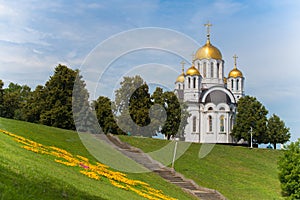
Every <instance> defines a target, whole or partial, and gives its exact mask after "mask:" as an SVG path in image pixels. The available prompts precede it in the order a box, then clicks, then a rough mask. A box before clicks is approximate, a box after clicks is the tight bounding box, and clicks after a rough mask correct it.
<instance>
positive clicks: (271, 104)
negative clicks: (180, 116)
mask: <svg viewBox="0 0 300 200" xmlns="http://www.w3.org/2000/svg"><path fill="white" fill-rule="evenodd" d="M299 10H300V2H299V1H293V0H290V1H289V0H287V1H281V0H272V1H269V0H253V1H234V0H195V1H181V0H174V1H158V0H131V1H117V0H112V1H67V0H65V1H54V0H51V1H47V0H44V1H34V0H26V1H25V0H24V1H0V79H2V80H3V81H4V83H5V86H7V85H8V84H9V83H10V82H14V83H18V84H21V85H23V84H26V85H28V86H30V87H31V88H32V89H34V88H35V87H36V86H37V85H39V84H45V82H46V81H47V80H48V79H49V77H50V76H51V75H53V71H54V68H55V66H57V65H58V64H59V63H60V64H65V65H67V66H68V67H70V68H72V69H80V70H81V72H82V74H83V79H84V80H85V81H86V83H87V87H88V89H89V91H90V93H91V96H92V97H93V98H96V97H97V96H98V95H107V96H112V94H113V91H114V89H116V88H118V83H119V82H120V81H121V80H122V76H123V75H134V74H141V75H142V77H143V78H144V79H145V80H146V81H147V82H148V83H152V84H153V85H155V84H157V85H160V86H164V87H165V88H166V89H169V90H172V89H173V87H174V81H175V80H176V77H177V76H178V75H179V74H180V72H181V65H180V62H181V61H182V60H185V61H186V63H187V64H186V66H185V68H187V67H189V65H190V60H191V57H190V55H191V54H192V53H193V52H195V51H196V50H197V49H198V48H199V47H201V46H202V45H204V43H205V41H206V29H205V27H204V26H203V24H205V23H207V22H208V21H209V22H210V23H212V24H213V26H212V27H211V32H210V33H211V42H212V44H213V45H214V46H216V47H218V48H219V50H220V51H221V53H222V56H223V60H224V61H225V75H227V74H228V73H229V71H230V70H231V69H232V68H233V62H234V61H233V58H232V56H233V55H234V54H237V56H238V60H237V66H238V68H239V69H240V70H241V71H242V72H243V75H244V76H245V93H246V94H247V95H251V96H255V97H256V98H257V99H258V100H259V101H260V102H262V103H263V104H264V105H265V107H266V108H267V109H268V110H269V114H270V115H271V114H273V113H274V114H277V115H278V116H279V117H280V118H281V119H282V120H284V121H285V123H286V126H287V127H289V128H290V132H291V134H292V138H291V140H292V141H294V140H296V139H297V138H299V137H300V118H299V116H298V113H300V106H299V103H298V102H300V94H299V91H300V77H299V74H300V73H299V72H300V69H299V65H298V63H299V61H298V56H299V55H298V52H299V50H300V36H299V32H300V22H299V19H300V12H299ZM158 82H159V83H158Z"/></svg>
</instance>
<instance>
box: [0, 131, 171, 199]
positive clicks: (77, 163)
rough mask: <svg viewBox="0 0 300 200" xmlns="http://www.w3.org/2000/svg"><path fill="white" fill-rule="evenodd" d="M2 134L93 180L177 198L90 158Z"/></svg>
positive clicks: (156, 196) (158, 196) (145, 194)
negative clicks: (78, 169) (102, 178)
mask: <svg viewBox="0 0 300 200" xmlns="http://www.w3.org/2000/svg"><path fill="white" fill-rule="evenodd" d="M0 132H2V133H4V134H6V135H9V136H11V137H13V138H14V140H16V141H17V142H18V143H21V144H23V146H22V148H24V149H26V150H28V151H32V152H34V153H38V154H46V155H51V156H54V157H55V159H54V161H55V162H57V163H60V164H63V165H66V166H69V167H78V168H80V171H79V172H80V173H81V174H84V175H85V176H87V177H89V178H91V179H94V180H100V179H101V177H105V178H107V179H108V180H109V182H110V183H111V184H112V185H113V186H115V187H117V188H120V189H123V190H127V191H132V192H135V193H136V194H138V195H139V196H142V197H144V198H146V199H150V200H160V199H163V200H175V198H172V197H169V196H167V195H165V194H163V192H162V191H161V190H157V189H154V188H152V187H150V185H149V184H147V183H145V182H142V181H139V180H132V179H129V178H127V175H126V174H124V173H121V172H116V171H112V170H110V169H109V166H107V165H104V164H102V163H99V162H96V164H92V163H91V162H90V161H89V159H88V158H85V157H83V156H80V155H76V156H74V155H72V154H71V153H70V152H68V151H66V150H64V149H60V148H57V147H54V146H46V145H43V144H40V143H37V142H34V141H32V140H29V139H27V138H24V137H22V136H19V135H16V134H13V133H10V132H8V131H5V130H1V129H0Z"/></svg>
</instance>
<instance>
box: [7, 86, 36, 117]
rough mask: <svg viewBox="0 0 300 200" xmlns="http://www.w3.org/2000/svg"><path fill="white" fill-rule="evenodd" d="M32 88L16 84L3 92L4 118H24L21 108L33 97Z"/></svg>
mask: <svg viewBox="0 0 300 200" xmlns="http://www.w3.org/2000/svg"><path fill="white" fill-rule="evenodd" d="M30 90H31V89H30V87H28V86H27V85H23V86H21V85H19V84H15V83H10V84H9V85H8V88H5V89H4V90H3V99H2V101H3V102H2V113H1V114H2V115H1V116H2V117H6V118H11V119H20V120H23V118H22V113H21V108H22V107H23V106H24V104H25V103H26V102H27V99H28V98H29V96H30V95H31V91H30Z"/></svg>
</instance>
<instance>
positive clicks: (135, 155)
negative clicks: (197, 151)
mask: <svg viewBox="0 0 300 200" xmlns="http://www.w3.org/2000/svg"><path fill="white" fill-rule="evenodd" d="M97 137H99V138H100V139H101V140H104V141H106V142H107V143H109V144H110V145H111V146H112V147H113V148H115V149H117V150H118V151H120V152H121V153H123V154H124V155H126V156H127V157H129V158H131V159H132V160H134V161H135V162H137V163H139V164H141V165H142V166H144V167H145V168H147V169H149V170H150V171H153V172H154V173H156V174H158V175H159V176H161V177H162V178H164V179H165V180H167V181H169V182H170V183H172V184H175V185H177V186H179V187H181V188H182V189H183V190H184V191H186V192H188V193H190V194H192V195H194V196H195V197H197V198H198V199H202V200H226V198H225V197H224V196H223V195H222V194H220V193H219V192H218V191H216V190H212V189H208V188H204V187H200V186H199V185H197V184H196V183H195V182H194V181H193V180H190V179H187V178H185V177H184V176H183V175H182V174H180V173H178V172H176V171H174V169H172V168H169V167H166V166H164V165H162V164H161V163H159V162H158V161H156V160H153V159H152V158H151V157H150V156H149V155H148V154H146V153H144V152H143V151H142V150H140V149H139V148H136V147H133V146H130V145H129V144H127V143H124V142H122V141H120V140H119V138H118V137H115V136H113V135H111V134H109V135H104V134H99V135H98V134H97Z"/></svg>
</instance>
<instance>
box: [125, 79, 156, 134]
mask: <svg viewBox="0 0 300 200" xmlns="http://www.w3.org/2000/svg"><path fill="white" fill-rule="evenodd" d="M151 105H152V103H151V101H150V94H149V88H148V85H147V84H146V83H144V84H143V85H141V86H140V87H139V88H137V89H136V90H135V91H134V92H133V94H132V95H131V97H130V99H129V113H130V117H131V119H132V120H133V122H134V123H135V124H136V125H137V126H136V129H135V130H134V132H135V133H136V134H142V135H143V136H152V133H151V132H149V131H150V130H149V129H142V128H141V127H145V126H147V125H149V124H150V121H151V119H150V117H149V110H150V107H151ZM142 130H143V131H146V132H143V133H141V132H142Z"/></svg>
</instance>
